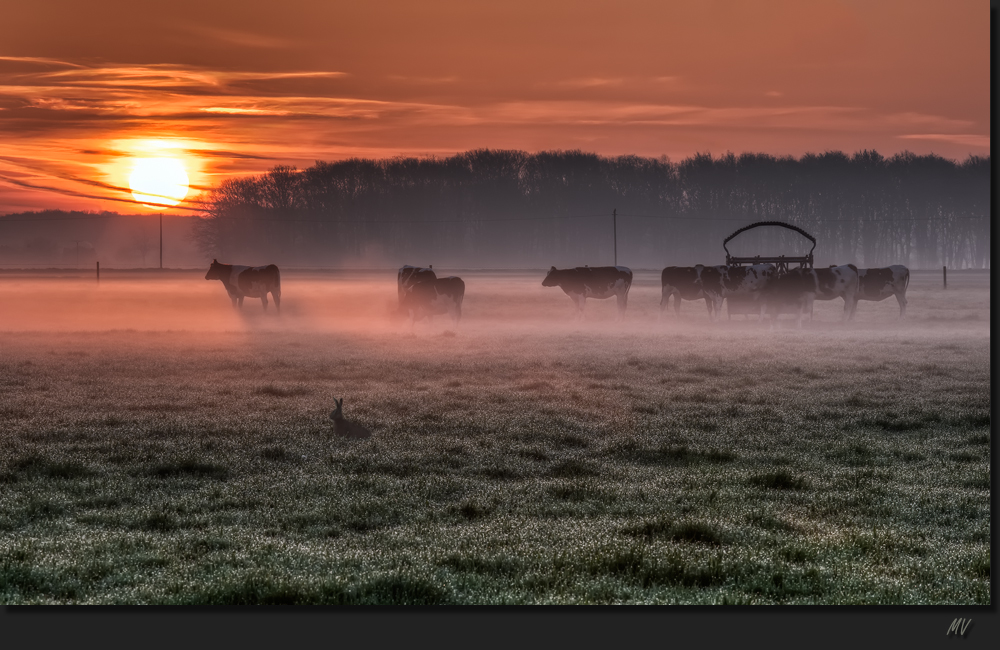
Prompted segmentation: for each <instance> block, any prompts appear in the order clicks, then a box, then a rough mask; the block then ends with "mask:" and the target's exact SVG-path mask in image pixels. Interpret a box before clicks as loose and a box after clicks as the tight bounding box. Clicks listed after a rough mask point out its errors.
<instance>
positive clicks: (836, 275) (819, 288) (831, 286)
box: [809, 264, 858, 320]
mask: <svg viewBox="0 0 1000 650" xmlns="http://www.w3.org/2000/svg"><path fill="white" fill-rule="evenodd" d="M813 273H815V275H816V300H833V299H834V298H843V299H844V316H843V319H844V320H848V319H851V318H854V309H855V308H856V307H857V305H858V301H857V300H856V298H855V296H856V295H857V293H858V267H856V266H854V265H853V264H844V265H843V266H833V265H832V264H831V265H830V267H829V268H826V269H814V270H813ZM809 320H812V305H810V306H809Z"/></svg>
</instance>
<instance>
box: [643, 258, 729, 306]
mask: <svg viewBox="0 0 1000 650" xmlns="http://www.w3.org/2000/svg"><path fill="white" fill-rule="evenodd" d="M705 268H706V267H705V266H704V265H702V264H697V265H695V266H668V267H667V268H665V269H663V272H662V273H660V285H661V297H660V314H659V316H660V317H662V316H663V310H665V309H666V308H667V304H668V303H669V302H670V296H673V297H674V314H675V315H677V316H678V317H679V316H680V315H681V300H682V299H683V300H701V299H702V298H704V299H705V306H706V307H707V308H708V317H709V318H710V319H711V318H714V310H715V303H714V302H713V301H712V300H711V299H710V298H709V297H708V296H707V295H706V294H705V291H704V290H703V288H702V284H701V273H702V271H704V270H705ZM723 268H724V267H723Z"/></svg>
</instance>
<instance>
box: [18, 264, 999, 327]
mask: <svg viewBox="0 0 1000 650" xmlns="http://www.w3.org/2000/svg"><path fill="white" fill-rule="evenodd" d="M435 270H436V271H438V274H439V276H445V275H458V276H460V277H462V278H463V279H464V280H465V283H466V292H465V302H464V305H463V316H462V320H461V322H460V323H459V324H458V326H457V327H456V326H455V325H454V324H453V322H452V320H451V319H450V317H448V316H447V315H439V316H434V317H432V318H429V319H423V320H420V321H417V323H416V324H415V325H414V326H413V327H412V328H411V326H410V323H409V321H408V320H407V319H403V318H401V317H399V316H398V314H397V309H396V307H397V295H396V274H395V271H394V270H392V269H386V270H384V271H365V272H305V271H298V272H297V271H285V272H284V273H283V274H282V299H281V310H280V314H279V313H277V311H276V310H275V308H274V304H273V302H271V304H270V306H269V309H268V311H267V312H265V311H264V309H263V308H262V305H261V301H260V300H259V299H256V298H247V299H246V300H245V301H244V304H243V307H242V309H239V308H237V309H234V308H233V307H232V306H231V304H230V300H229V297H228V296H227V294H226V291H225V288H224V287H223V286H222V283H221V282H219V281H217V280H210V281H209V280H205V279H204V273H205V270H190V271H164V272H155V271H154V272H123V271H104V272H103V273H102V276H101V278H100V281H99V282H98V281H97V279H96V277H95V275H94V274H93V273H91V274H85V273H76V272H69V273H67V272H47V273H45V272H19V273H13V272H7V273H3V274H0V332H26V331H38V332H102V331H111V330H137V331H175V332H177V331H185V332H192V333H197V332H268V331H284V332H303V333H305V332H315V333H344V334H358V335H364V336H366V337H370V336H372V335H376V334H384V335H393V336H395V335H399V336H412V337H416V338H420V337H428V336H442V335H443V336H449V337H450V336H452V335H455V336H489V335H491V334H503V333H511V334H517V335H526V336H529V335H551V334H558V333H560V332H581V333H588V332H590V333H595V334H599V333H607V334H608V335H615V334H618V333H631V334H642V335H657V336H659V335H662V336H663V337H664V341H665V342H669V340H670V338H669V335H670V334H671V333H680V332H683V333H685V334H687V335H696V336H705V337H715V336H726V335H733V334H735V333H736V332H760V331H765V332H766V331H769V328H768V327H767V323H764V324H761V323H759V322H757V319H756V317H754V316H751V317H749V318H747V317H745V316H742V315H739V316H734V317H733V318H732V319H731V320H730V319H727V318H726V315H725V308H724V310H723V317H722V318H721V319H720V320H719V321H717V322H715V323H711V322H710V321H709V318H708V313H707V310H706V307H705V302H704V301H703V300H698V301H684V302H683V303H682V307H681V315H680V318H677V317H676V316H675V315H674V308H673V304H672V302H671V304H670V306H669V307H668V309H667V310H666V311H665V312H663V313H662V314H661V313H660V307H659V303H660V280H659V272H658V271H655V270H637V271H635V280H634V283H633V286H632V289H631V292H630V294H629V302H628V311H627V313H626V317H625V320H624V321H623V322H617V321H616V319H615V317H616V306H615V300H614V299H613V298H612V299H608V300H593V299H591V300H588V301H587V305H586V316H585V318H584V320H582V321H581V320H578V319H577V318H576V312H575V308H574V306H573V303H572V301H571V300H570V299H569V297H567V296H566V295H565V294H564V293H563V292H562V290H561V289H559V288H557V287H542V286H541V281H542V278H543V277H544V275H545V271H544V270H538V271H510V272H496V271H494V272H490V271H468V270H459V269H446V268H442V269H435ZM908 299H909V307H908V311H907V318H906V319H905V320H904V321H902V322H899V321H898V320H897V318H896V316H897V314H898V306H897V304H896V301H895V299H894V298H889V299H888V300H885V301H882V302H864V301H863V302H861V303H859V306H858V310H857V316H856V319H855V321H853V322H851V323H849V324H843V323H841V316H842V312H843V304H844V303H843V300H841V299H835V300H832V301H827V302H820V301H817V302H816V304H815V312H814V317H813V320H812V322H808V321H807V322H805V323H804V325H803V332H804V333H808V332H812V331H817V332H819V331H821V332H825V333H827V334H829V333H833V332H859V331H860V332H871V333H872V334H873V335H885V334H887V333H889V332H901V331H910V332H917V331H926V332H931V331H938V330H945V331H959V330H967V329H970V328H972V329H988V327H989V314H990V312H989V275H988V273H985V272H951V273H949V276H948V288H947V290H945V289H944V288H943V283H942V278H941V274H940V273H932V272H914V273H913V275H912V279H911V282H910V286H909V291H908ZM778 325H779V326H778V328H777V330H779V331H783V330H788V329H792V328H793V327H794V318H793V317H792V316H788V315H786V316H783V317H781V318H780V320H779V324H778Z"/></svg>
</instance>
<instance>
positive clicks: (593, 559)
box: [0, 272, 991, 604]
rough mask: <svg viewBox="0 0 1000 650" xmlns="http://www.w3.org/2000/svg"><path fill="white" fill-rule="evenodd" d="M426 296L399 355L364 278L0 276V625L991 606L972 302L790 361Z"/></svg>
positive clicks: (472, 292) (607, 321) (964, 298)
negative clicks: (228, 286)
mask: <svg viewBox="0 0 1000 650" xmlns="http://www.w3.org/2000/svg"><path fill="white" fill-rule="evenodd" d="M459 274H461V275H463V277H465V278H466V282H467V286H468V289H467V300H466V305H465V307H466V309H465V319H464V320H463V322H462V323H460V324H459V325H458V326H457V327H455V326H454V325H452V324H451V323H450V321H448V319H447V318H445V317H436V318H435V319H434V320H433V321H431V322H429V323H428V322H421V323H418V324H417V325H416V327H415V328H413V329H412V330H411V329H410V328H409V326H408V325H407V324H406V323H403V322H400V321H398V320H394V319H392V318H391V316H390V312H391V306H392V302H393V300H394V297H395V279H394V276H392V274H391V273H389V274H388V275H386V274H376V273H368V274H362V273H358V274H331V275H330V276H324V275H322V274H304V273H303V274H300V275H295V274H286V277H285V278H284V279H283V289H284V294H285V300H284V302H283V313H282V314H281V316H280V317H278V316H275V315H274V314H273V313H269V314H266V315H265V314H263V312H262V310H261V307H260V304H259V301H252V300H247V302H246V304H245V305H244V308H243V311H242V313H238V312H235V311H234V310H232V308H231V307H230V306H229V301H228V298H226V296H225V293H224V290H223V289H222V287H221V285H220V284H219V283H218V282H211V283H209V282H205V281H204V280H203V279H202V277H203V275H204V274H203V273H202V274H201V275H197V274H183V273H173V274H165V275H164V276H152V275H147V276H145V277H140V276H138V275H133V276H128V275H125V274H122V275H121V276H120V277H115V276H114V275H112V276H111V277H109V278H108V279H104V278H102V284H101V285H100V286H96V283H91V282H90V281H89V280H87V279H85V278H41V279H40V278H38V277H33V276H29V275H27V274H24V275H17V276H12V277H8V278H4V281H3V283H2V284H0V302H2V304H4V310H3V311H2V312H0V443H2V444H0V602H3V603H5V604H17V603H220V604H222V603H228V604H232V603H360V604H364V603H372V604H374V603H379V604H389V603H396V604H447V603H719V604H722V603H761V604H767V603H821V604H844V603H850V604H874V603H895V604H916V603H927V604H988V603H990V602H991V598H990V590H989V579H990V553H989V548H990V484H991V476H990V453H991V428H990V427H991V418H990V406H991V404H990V363H989V353H990V337H989V283H988V278H986V276H984V275H972V274H969V275H965V276H963V275H962V274H955V275H954V276H953V277H949V287H948V290H947V291H945V290H943V289H942V287H941V286H940V277H939V276H932V275H930V274H926V275H924V276H921V275H919V274H915V276H914V279H913V280H912V281H911V287H910V292H909V295H908V297H909V299H910V306H909V308H908V314H909V317H908V319H907V320H906V321H905V322H903V323H898V322H896V320H895V314H896V312H897V311H898V310H897V307H896V305H895V301H893V300H891V299H890V301H887V302H883V303H861V305H860V306H859V309H858V320H857V322H856V323H853V324H848V325H844V324H841V323H840V322H839V312H840V311H841V309H842V302H841V301H834V302H831V303H818V304H817V309H816V314H815V320H814V321H813V322H812V323H806V324H805V326H804V327H803V329H802V330H801V331H799V330H795V329H794V328H792V327H791V326H790V321H785V320H783V321H781V322H780V323H779V325H780V327H778V328H776V329H774V330H770V329H768V328H767V327H766V326H762V325H760V324H759V323H757V322H755V321H753V320H744V319H743V318H742V317H739V318H734V319H733V320H732V321H726V320H723V321H722V322H719V323H714V324H713V323H710V322H709V321H708V317H707V314H706V312H705V308H704V304H703V303H684V305H683V307H682V313H681V318H680V319H677V318H675V317H674V316H673V310H672V308H671V310H670V312H668V313H667V314H666V315H665V316H664V318H663V319H662V320H657V312H658V311H659V309H658V300H659V296H658V284H657V282H658V281H657V277H656V274H655V273H645V274H642V273H638V274H637V281H636V285H635V287H634V289H633V294H632V296H631V298H630V304H629V312H628V317H627V319H626V321H625V322H624V323H621V324H617V323H614V322H613V315H614V307H613V305H612V304H610V303H611V301H604V302H598V301H592V303H593V304H588V308H587V309H588V312H589V313H588V320H586V321H584V322H582V323H578V322H574V321H573V320H572V315H573V313H572V305H571V304H570V301H569V299H568V298H567V297H566V296H565V295H563V294H562V293H561V292H559V291H558V290H557V289H545V288H542V287H541V286H540V277H538V278H536V277H535V276H534V275H532V274H528V273H508V274H488V273H473V272H459ZM786 318H787V317H786ZM335 396H336V397H338V398H341V397H342V398H344V412H345V415H346V416H347V417H348V418H349V419H354V420H357V421H359V422H361V423H362V424H364V425H365V426H366V427H368V428H369V429H371V430H372V431H373V432H374V435H373V437H372V438H371V439H369V440H365V441H353V442H349V441H345V440H340V439H337V438H335V437H333V436H332V435H331V433H332V427H331V422H330V420H329V419H328V416H329V412H330V411H331V410H332V408H333V398H334V397H335Z"/></svg>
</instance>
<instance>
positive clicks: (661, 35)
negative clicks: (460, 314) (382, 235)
mask: <svg viewBox="0 0 1000 650" xmlns="http://www.w3.org/2000/svg"><path fill="white" fill-rule="evenodd" d="M2 13H3V20H2V21H0V141H2V142H3V146H2V147H0V214H8V213H12V212H21V211H26V210H44V209H64V210H95V211H98V210H112V211H116V212H147V213H151V212H152V210H151V209H149V208H147V207H145V206H144V205H143V204H141V203H137V202H136V201H135V199H134V198H133V196H132V194H131V192H130V191H129V188H130V185H129V179H130V176H131V175H132V172H133V170H134V169H135V168H136V166H137V161H140V160H148V159H151V158H152V159H163V158H171V159H175V160H178V161H180V162H181V164H182V166H183V168H184V169H185V171H186V175H187V178H188V182H189V184H190V190H189V191H188V193H187V195H186V197H185V200H184V201H183V202H182V203H181V204H180V205H179V206H178V207H177V208H173V209H172V212H173V213H176V214H181V213H186V214H193V213H195V212H190V211H189V212H183V211H181V210H179V208H182V207H187V208H191V209H195V210H196V209H198V208H203V207H204V205H205V203H204V201H205V200H206V199H207V198H208V191H209V190H210V188H212V187H213V186H217V185H218V184H219V183H220V182H222V181H223V180H225V179H226V178H230V177H234V176H241V175H248V174H258V173H262V172H265V171H267V170H268V169H270V168H272V167H274V166H275V165H294V166H297V167H298V168H300V169H302V168H305V167H308V166H310V165H312V164H314V163H315V162H316V161H317V160H323V161H335V160H341V159H346V158H352V157H364V158H384V157H393V156H417V157H424V156H437V157H445V156H450V155H453V154H455V153H458V152H462V151H467V150H470V149H482V148H489V149H520V150H524V151H528V152H537V151H551V150H573V149H579V150H583V151H588V152H594V153H598V154H601V155H607V156H616V155H625V154H634V155H640V156H649V157H660V156H668V157H669V158H670V159H671V160H674V161H680V160H682V159H684V158H686V157H689V156H691V155H693V154H695V153H710V154H712V155H715V156H718V155H721V154H724V153H726V152H727V151H731V152H734V153H737V154H738V153H742V152H763V153H770V154H773V155H778V156H784V155H791V156H796V157H798V156H801V155H803V154H805V153H809V152H812V153H822V152H824V151H831V150H839V151H844V152H846V153H849V154H850V153H854V152H856V151H860V150H863V149H874V150H877V151H878V152H879V153H881V154H883V155H886V156H890V155H892V154H894V153H897V152H901V151H904V150H906V151H911V152H914V153H917V154H929V153H934V154H937V155H940V156H944V157H946V158H950V159H954V160H964V159H965V158H967V157H968V156H969V155H977V156H985V155H988V154H989V146H990V16H991V11H990V3H989V2H987V1H986V0H962V1H958V2H955V1H954V0H878V1H876V2H872V1H869V0H816V1H810V2H801V1H800V0H756V1H754V0H743V1H738V0H705V1H699V2H691V1H689V0H683V1H678V0H655V1H649V2H647V1H639V0H615V1H613V2H603V1H601V2H597V1H589V0H532V1H522V0H505V1H504V2H495V0H490V1H480V0H456V1H450V0H448V1H444V0H436V1H424V0H422V1H420V2H413V1H394V0H393V1H379V0H372V1H368V2H355V1H351V2H339V1H334V0H315V1H314V0H284V1H282V2H280V3H279V2H274V1H273V0H267V1H263V0H239V1H232V2H230V1H213V0H198V1H189V0H173V1H172V2H169V3H165V2H146V1H143V0H128V1H125V0H121V1H119V0H92V1H91V2H86V3H84V2H78V1H76V0H74V1H68V2H67V1H53V0H32V2H8V3H4V7H3V12H2ZM154 193H156V192H154ZM164 193H167V192H164Z"/></svg>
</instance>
